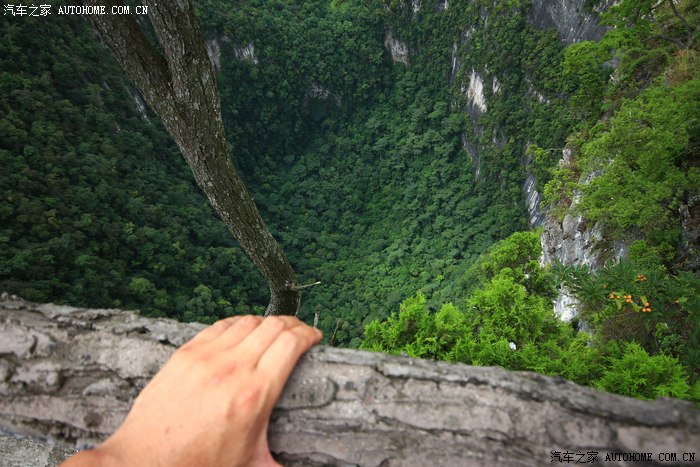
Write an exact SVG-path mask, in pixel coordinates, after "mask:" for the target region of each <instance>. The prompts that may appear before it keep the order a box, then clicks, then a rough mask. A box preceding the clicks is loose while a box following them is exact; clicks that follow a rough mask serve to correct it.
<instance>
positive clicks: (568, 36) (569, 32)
mask: <svg viewBox="0 0 700 467" xmlns="http://www.w3.org/2000/svg"><path fill="white" fill-rule="evenodd" d="M584 4H585V0H532V7H531V8H530V16H529V20H530V22H531V23H532V24H534V25H535V26H537V27H540V28H542V29H549V28H554V29H556V30H557V34H558V35H559V37H560V38H561V40H562V41H564V42H566V43H567V44H572V43H574V42H581V41H597V40H599V39H600V38H601V37H603V34H605V31H606V28H605V26H601V25H600V24H599V23H598V13H600V12H601V11H605V10H606V9H608V8H610V7H611V6H612V5H614V4H615V0H605V1H604V2H601V3H600V4H599V5H598V6H597V7H596V8H595V9H594V10H588V9H586V7H585V6H584Z"/></svg>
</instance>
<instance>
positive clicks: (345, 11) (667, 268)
mask: <svg viewBox="0 0 700 467" xmlns="http://www.w3.org/2000/svg"><path fill="white" fill-rule="evenodd" d="M196 3H197V6H198V9H199V13H200V17H201V20H202V25H203V29H204V32H205V36H206V37H207V39H208V47H209V48H210V50H212V51H213V52H214V54H215V55H217V56H218V64H219V65H218V66H219V67H220V68H219V75H218V79H219V89H220V92H221V96H222V109H223V114H224V120H225V126H226V130H227V132H228V137H229V140H230V142H231V147H232V157H233V159H234V161H235V163H236V165H237V167H238V168H239V169H240V171H241V173H242V175H243V177H244V179H245V181H246V183H247V184H248V186H249V188H250V190H251V192H252V193H253V195H254V197H255V200H256V203H257V204H258V206H259V208H260V210H261V213H262V214H263V217H264V218H265V220H266V222H268V224H269V225H270V228H271V230H272V232H273V234H274V235H275V236H276V237H277V238H278V239H279V240H280V242H281V244H282V245H283V248H284V249H285V251H286V252H287V254H288V256H289V257H290V260H291V262H292V264H293V265H294V267H295V269H296V271H297V273H298V275H299V279H300V282H302V283H303V282H306V281H310V280H320V281H321V282H322V283H323V285H322V286H320V287H317V288H314V289H310V291H308V292H304V296H303V298H302V303H303V311H302V315H301V317H302V318H303V319H305V320H307V321H309V322H310V321H311V320H312V319H313V318H312V317H313V315H314V313H316V312H318V313H319V314H320V318H321V320H320V327H321V328H322V329H323V330H324V331H325V333H326V335H327V337H328V338H329V339H330V336H333V343H334V344H340V345H349V346H354V347H357V346H360V345H362V346H363V347H365V348H370V349H376V350H384V351H391V352H405V353H408V354H409V355H413V356H421V357H428V358H440V359H447V360H451V361H461V362H467V363H474V364H497V365H501V366H504V367H506V368H513V369H529V370H535V371H540V372H543V373H546V374H557V375H562V376H564V377H567V378H570V379H572V380H574V381H577V382H580V383H583V384H589V385H594V386H597V387H600V388H603V389H607V390H611V391H615V392H618V393H623V394H628V395H633V396H637V397H656V396H660V395H671V396H676V397H684V398H695V399H697V398H698V397H699V396H698V391H699V388H700V386H699V385H698V383H697V382H696V380H697V377H698V371H699V368H700V351H699V350H698V348H699V346H698V342H697V336H698V335H700V317H698V310H700V304H699V303H698V300H699V297H698V293H697V290H698V288H699V287H698V286H699V285H700V284H699V283H698V279H697V271H694V272H693V271H685V272H683V273H679V272H680V269H681V268H682V266H683V265H682V264H681V263H680V262H679V258H678V256H677V251H678V246H679V238H680V221H679V217H678V206H679V205H680V204H681V203H684V204H689V203H691V200H692V196H696V195H697V187H698V186H700V179H699V177H698V169H697V167H698V162H699V161H698V154H697V147H698V137H699V131H700V125H699V122H698V112H697V102H698V101H700V99H699V97H700V96H699V93H700V85H699V83H700V81H699V80H698V72H697V71H698V70H697V67H698V64H697V58H696V57H697V46H696V45H694V44H695V43H694V42H693V40H692V39H693V37H694V35H693V34H694V33H693V34H690V35H689V34H688V28H687V27H686V25H685V24H684V21H683V20H684V19H686V18H687V20H688V21H689V22H690V24H697V23H698V21H695V22H693V20H697V19H698V16H699V15H700V12H698V11H697V8H696V7H692V5H691V2H680V3H679V5H678V8H679V10H680V12H679V15H676V14H674V12H673V11H672V9H671V8H670V7H669V6H668V5H667V4H664V5H662V6H660V7H657V8H653V6H652V4H651V2H647V1H642V2H632V1H629V0H627V1H623V2H620V4H619V5H618V6H617V7H616V8H614V9H612V10H611V11H610V13H608V14H607V15H606V17H605V20H606V21H608V22H609V23H610V24H613V25H617V26H619V27H617V28H615V29H612V30H611V31H610V32H609V33H608V34H607V35H606V36H605V37H604V38H603V40H601V41H599V42H582V43H579V44H575V45H572V46H570V47H568V48H566V49H565V48H564V47H563V45H562V44H561V43H560V42H559V41H558V39H557V38H556V35H555V34H554V32H552V31H542V30H538V29H536V28H534V27H532V26H531V25H530V24H529V23H528V21H527V13H528V9H529V2H528V1H526V0H508V1H501V2H492V1H486V0H471V1H466V0H453V1H450V2H449V8H448V9H447V10H444V9H440V8H431V7H429V6H428V5H427V4H426V5H424V7H423V8H421V9H420V11H418V12H414V11H413V9H412V8H411V2H389V1H386V2H359V1H354V0H333V1H330V2H328V1H321V0H313V1H308V2H302V3H299V2H292V1H288V0H274V1H260V0H252V1H246V2H242V1H236V2H228V3H224V2H220V1H218V0H202V1H199V2H196ZM423 3H426V2H423ZM589 3H596V2H589ZM637 7H638V9H639V11H637ZM5 24H6V26H5V27H3V29H2V31H1V32H0V34H1V37H2V41H0V51H1V52H2V53H1V54H0V92H1V93H2V97H0V106H1V107H0V108H1V109H2V112H1V113H0V133H1V134H2V140H1V141H0V191H1V193H0V195H1V196H2V198H3V200H4V201H3V203H2V204H0V244H1V246H2V248H0V289H3V290H8V291H11V292H14V293H17V294H19V295H21V296H23V297H24V298H27V299H30V300H35V301H49V300H52V301H59V302H67V303H71V304H74V305H90V306H105V307H106V306H109V307H134V308H139V309H141V310H142V311H143V312H144V313H147V314H151V315H158V316H160V315H163V316H171V317H175V318H178V319H182V320H200V321H203V322H211V321H213V320H215V319H218V318H220V317H223V316H227V315H230V314H233V313H245V312H251V311H253V312H260V311H261V309H262V308H263V307H264V305H265V303H266V288H265V286H264V283H263V281H262V279H261V277H260V275H259V274H258V272H257V271H255V270H254V268H253V267H252V265H251V264H250V263H249V261H248V260H247V259H246V258H245V257H244V256H243V255H242V254H241V252H240V250H239V248H238V247H237V245H236V244H235V242H234V241H233V240H232V239H231V236H230V234H229V233H228V232H227V231H226V229H225V227H224V226H223V224H222V223H220V222H218V220H217V219H216V217H215V215H214V213H213V211H212V209H211V208H210V207H209V206H208V205H207V203H206V200H205V198H204V196H203V195H202V194H201V193H200V192H199V190H198V189H197V187H196V186H195V185H194V182H193V180H192V177H191V175H190V174H189V172H188V169H187V167H186V165H185V164H184V162H183V161H182V160H181V159H180V157H179V155H178V154H177V150H176V148H175V146H174V144H173V143H172V142H171V140H170V139H169V137H168V136H167V134H166V133H165V131H164V130H163V128H162V127H161V126H160V124H159V123H158V122H157V119H155V118H154V117H153V116H152V115H150V114H148V113H146V112H147V111H145V110H139V104H138V95H137V93H136V92H135V91H134V90H133V88H132V87H131V86H130V85H129V83H128V82H127V80H125V78H124V77H123V73H122V72H121V70H119V68H118V66H117V65H116V64H115V63H114V62H113V60H112V59H111V57H110V56H109V55H108V52H107V51H106V49H104V47H102V46H101V45H100V44H99V43H97V42H95V40H94V39H93V36H92V33H91V31H90V28H89V25H88V23H87V22H85V21H83V20H82V19H80V18H72V17H68V16H62V17H57V16H49V17H44V18H30V17H24V18H13V19H12V20H11V21H6V22H5ZM622 26H624V27H622ZM389 29H391V32H392V35H393V37H394V38H397V39H399V40H400V41H402V42H403V43H404V44H406V48H407V51H408V52H409V55H408V57H407V58H408V61H409V64H408V65H406V64H403V63H400V62H397V63H394V62H393V61H392V58H391V55H390V53H389V52H388V51H387V48H386V46H385V44H384V42H385V39H386V37H387V31H388V30H389ZM217 50H218V53H217ZM611 73H612V74H613V77H612V79H611ZM477 75H478V78H479V79H480V80H481V81H482V84H483V94H484V97H485V104H486V107H487V110H485V111H484V110H477V109H475V107H474V105H473V100H469V99H468V96H467V94H468V92H467V91H466V88H467V87H468V86H469V84H470V82H471V81H472V80H473V79H474V76H477ZM465 142H466V143H465ZM565 145H566V146H567V147H569V148H571V149H572V154H573V157H572V159H571V162H570V163H569V164H568V165H567V164H558V159H559V157H560V154H561V151H560V148H562V147H564V146H565ZM526 151H528V152H529V155H530V156H532V157H531V158H530V157H527V158H526ZM530 159H531V160H532V164H531V165H530V166H528V167H526V166H525V165H524V162H525V161H526V160H530ZM526 170H530V171H532V172H534V173H535V174H536V175H537V178H538V180H539V182H540V185H541V186H542V187H543V188H544V189H543V192H544V198H545V203H546V204H548V205H549V209H551V212H552V213H554V215H559V216H563V215H564V214H565V213H566V212H567V211H568V210H570V209H571V208H570V201H571V199H572V198H574V193H575V191H576V190H578V191H580V192H581V193H582V196H581V202H580V204H579V205H578V206H577V207H576V209H577V210H578V211H577V212H576V213H578V212H580V213H583V214H584V215H585V216H586V218H587V219H589V220H590V221H591V222H595V221H599V220H600V221H602V222H603V224H604V229H605V237H606V239H607V240H608V241H614V240H626V241H629V242H630V246H629V258H628V260H626V261H624V262H622V263H620V264H618V265H610V266H609V267H606V268H604V269H602V270H600V271H597V272H594V273H592V272H590V271H588V270H585V269H583V268H564V267H556V268H554V269H549V268H543V267H541V266H540V264H539V257H540V253H541V252H540V247H539V240H538V238H539V237H538V235H539V233H538V232H537V231H531V232H523V231H524V230H526V229H527V218H526V215H527V213H526V209H525V206H524V204H523V201H522V198H523V195H522V188H521V186H522V182H523V180H524V179H525V174H526ZM593 172H595V173H597V174H599V176H597V177H596V178H593V179H592V180H591V181H590V183H582V182H581V180H586V179H587V177H586V175H587V174H590V173H593ZM5 200H6V201H5ZM504 239H505V240H504ZM631 240H633V241H631ZM641 278H644V280H642V279H641ZM555 285H556V286H562V285H566V286H568V288H569V289H570V290H571V291H572V292H573V293H574V294H576V296H577V297H578V298H579V300H580V301H581V308H582V314H581V316H580V320H581V322H582V323H585V325H583V324H580V325H579V324H577V323H574V324H575V326H572V325H571V324H566V323H562V322H560V321H559V320H557V319H556V318H555V317H554V315H553V313H552V306H551V300H552V298H553V297H554V294H555ZM407 297H411V298H407ZM647 303H649V304H648V305H647ZM392 310H399V311H398V312H394V314H391V316H389V315H390V312H391V311H392ZM388 316H389V317H388ZM387 317H388V319H387ZM385 319H386V320H385ZM382 320H385V321H382ZM581 327H585V328H586V329H587V332H579V331H578V328H581ZM363 339H364V342H363Z"/></svg>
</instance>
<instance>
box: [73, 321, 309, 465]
mask: <svg viewBox="0 0 700 467" xmlns="http://www.w3.org/2000/svg"><path fill="white" fill-rule="evenodd" d="M321 337H322V334H321V332H320V331H319V330H317V329H314V328H312V327H310V326H307V325H306V324H304V323H302V322H301V321H299V320H298V319H296V318H293V317H291V316H273V317H268V318H262V317H259V316H235V317H233V318H227V319H224V320H221V321H218V322H217V323H215V324H213V325H212V326H210V327H208V328H206V329H204V330H203V331H201V332H200V333H199V334H197V335H196V336H195V337H194V338H193V339H192V340H190V341H189V342H187V343H186V344H185V345H183V346H182V347H181V348H180V349H178V350H177V351H176V352H175V353H174V354H173V355H172V357H171V358H170V360H168V362H167V363H166V364H165V366H164V367H163V368H162V369H161V370H160V371H159V372H158V373H157V374H156V375H155V377H154V378H153V380H152V381H151V382H150V383H149V384H148V385H147V386H146V387H145V388H144V389H143V391H142V392H141V394H140V395H139V396H138V397H137V398H136V400H135V401H134V405H133V407H132V408H131V411H130V412H129V414H128V415H127V417H126V420H124V423H123V424H122V426H121V427H120V428H119V429H118V430H117V431H116V432H115V433H114V434H113V435H112V436H111V437H110V438H109V439H107V441H105V442H104V443H103V444H101V445H100V446H99V447H97V448H96V449H94V450H92V451H84V452H81V453H79V454H77V455H76V456H74V457H72V458H71V459H69V460H68V461H67V462H66V463H65V464H64V467H72V466H80V465H101V466H106V465H112V464H114V465H120V466H124V465H148V466H168V467H170V466H173V467H177V466H186V467H192V466H216V467H219V466H226V467H228V466H271V465H278V464H277V463H276V462H275V461H274V459H273V458H272V455H271V454H270V450H269V448H268V443H267V428H268V424H269V418H270V414H271V413H272V409H273V407H274V405H275V403H276V401H277V399H278V398H279V396H280V394H281V392H282V389H283V388H284V385H285V383H286V381H287V379H288V378H289V375H290V374H291V372H292V370H293V369H294V366H295V365H296V363H297V361H298V360H299V357H300V356H301V355H302V354H303V353H304V352H306V351H307V350H308V349H309V348H311V347H312V346H313V345H314V344H316V343H318V342H319V341H320V340H321Z"/></svg>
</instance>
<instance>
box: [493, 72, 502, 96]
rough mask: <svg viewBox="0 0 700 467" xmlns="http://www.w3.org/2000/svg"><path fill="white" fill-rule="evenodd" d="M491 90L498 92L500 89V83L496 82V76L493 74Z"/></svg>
mask: <svg viewBox="0 0 700 467" xmlns="http://www.w3.org/2000/svg"><path fill="white" fill-rule="evenodd" d="M491 90H492V91H493V93H494V94H498V92H499V91H500V90H501V83H499V82H498V78H496V77H495V76H494V77H493V81H491Z"/></svg>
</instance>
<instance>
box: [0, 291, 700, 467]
mask: <svg viewBox="0 0 700 467" xmlns="http://www.w3.org/2000/svg"><path fill="white" fill-rule="evenodd" d="M200 328H201V326H199V325H192V324H183V323H177V322H173V321H168V320H154V319H147V318H142V317H140V316H138V315H137V314H136V313H134V312H130V311H120V310H94V309H79V308H73V307H68V306H57V305H50V304H49V305H36V304H32V303H27V302H24V301H22V300H20V299H18V298H16V297H10V296H7V295H6V294H4V295H3V296H2V299H1V300H0V336H1V337H2V338H1V339H0V431H5V432H9V433H14V435H13V436H0V454H2V455H0V465H2V466H6V465H17V464H16V463H17V462H19V463H20V464H21V465H55V464H56V463H57V462H59V461H60V459H62V458H64V457H65V456H67V455H69V454H70V453H71V452H72V451H71V450H70V449H67V448H65V447H60V445H63V446H66V445H67V446H71V445H72V446H75V445H76V444H77V445H91V444H94V443H97V442H99V441H100V440H101V439H104V438H105V437H106V436H108V435H109V434H110V433H111V432H112V431H113V430H114V429H116V428H117V426H118V425H119V424H120V422H121V420H122V419H123V417H124V415H125V414H126V412H127V411H128V409H129V406H130V404H131V402H132V400H133V398H134V396H135V394H136V393H137V392H138V391H139V390H140V389H141V388H142V387H143V385H144V384H145V383H146V382H147V381H148V379H149V378H150V377H151V376H152V375H153V374H154V373H155V372H156V371H157V369H158V368H159V367H160V366H161V365H162V364H163V362H164V361H165V360H166V359H167V358H168V356H169V355H170V354H171V353H172V352H173V351H174V350H175V348H176V347H177V345H180V344H181V343H183V342H184V341H185V340H186V339H188V338H189V337H190V336H192V335H193V334H194V333H195V332H196V331H197V330H198V329H200ZM269 434H270V446H271V449H272V451H273V452H274V453H275V454H276V455H277V457H278V459H279V460H280V461H282V462H283V463H284V465H287V466H295V465H299V466H302V465H303V466H320V465H326V466H350V465H361V466H365V465H366V466H379V465H381V466H401V465H427V464H434V465H460V466H469V465H510V466H512V465H535V464H536V465H542V464H546V463H550V462H551V461H552V460H553V454H552V452H553V451H558V452H560V453H561V452H566V451H571V452H577V451H581V452H585V453H593V452H595V453H596V454H595V455H596V456H597V458H598V459H599V460H603V459H605V455H606V453H609V452H651V453H653V454H654V455H655V456H658V453H660V452H677V453H682V452H693V450H697V446H699V445H700V410H698V409H697V408H695V407H694V406H693V405H692V404H690V403H686V402H682V401H677V400H659V401H652V402H645V401H639V400H634V399H628V398H624V397H620V396H615V395H611V394H607V393H602V392H598V391H595V390H592V389H590V388H585V387H581V386H577V385H575V384H573V383H569V382H566V381H564V380H563V379H561V378H548V377H544V376H540V375H536V374H533V373H526V372H508V371H505V370H502V369H499V368H485V367H469V366H464V365H450V364H446V363H440V362H430V361H424V360H411V359H408V358H404V357H394V356H389V355H385V354H379V353H368V352H359V351H354V350H341V349H335V348H331V347H316V348H314V349H312V351H310V352H309V353H308V354H307V355H305V356H304V357H303V358H302V361H301V363H300V364H299V366H298V367H297V369H296V370H295V372H294V374H293V376H292V378H291V380H290V382H289V384H288V385H287V388H286V389H285V392H284V394H283V396H282V398H281V399H280V401H279V402H278V404H277V407H276V409H275V411H274V413H273V416H272V423H271V425H270V432H269ZM17 435H25V436H31V437H35V438H44V437H50V438H52V439H54V440H57V441H58V442H59V443H60V445H59V446H58V447H55V446H53V445H51V444H44V443H40V442H36V441H32V440H27V439H17V438H16V436H17ZM8 459H9V460H8ZM29 459H33V461H32V462H33V464H27V462H26V461H27V460H29ZM606 465H626V464H624V463H622V462H620V463H615V462H610V463H606Z"/></svg>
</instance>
